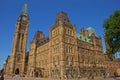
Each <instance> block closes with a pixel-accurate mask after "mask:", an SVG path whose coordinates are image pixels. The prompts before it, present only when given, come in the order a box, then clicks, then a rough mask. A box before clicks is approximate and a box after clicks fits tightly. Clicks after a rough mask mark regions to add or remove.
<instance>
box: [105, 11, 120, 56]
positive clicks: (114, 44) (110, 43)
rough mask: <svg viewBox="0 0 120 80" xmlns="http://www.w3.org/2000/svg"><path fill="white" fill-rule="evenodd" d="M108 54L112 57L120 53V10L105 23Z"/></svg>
mask: <svg viewBox="0 0 120 80" xmlns="http://www.w3.org/2000/svg"><path fill="white" fill-rule="evenodd" d="M103 27H104V34H105V42H106V43H107V54H108V56H109V57H110V56H111V55H113V54H115V53H116V52H119V51H120V10H116V11H115V12H114V13H113V14H112V15H110V17H109V18H108V19H106V20H105V21H104V23H103Z"/></svg>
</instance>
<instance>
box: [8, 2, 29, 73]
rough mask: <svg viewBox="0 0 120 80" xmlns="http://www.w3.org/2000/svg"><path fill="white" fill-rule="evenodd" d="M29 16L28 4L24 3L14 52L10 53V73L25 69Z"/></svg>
mask: <svg viewBox="0 0 120 80" xmlns="http://www.w3.org/2000/svg"><path fill="white" fill-rule="evenodd" d="M28 23H29V17H28V12H27V4H24V7H23V10H22V12H21V14H20V16H19V18H18V20H17V23H16V28H15V33H14V38H13V44H12V52H11V55H10V63H11V65H10V74H11V75H12V74H21V73H23V72H24V70H25V57H26V44H27V37H28Z"/></svg>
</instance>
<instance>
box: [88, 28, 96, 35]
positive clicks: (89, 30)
mask: <svg viewBox="0 0 120 80" xmlns="http://www.w3.org/2000/svg"><path fill="white" fill-rule="evenodd" d="M87 30H88V34H89V36H91V35H92V34H95V36H96V32H95V30H94V28H92V27H88V28H87Z"/></svg>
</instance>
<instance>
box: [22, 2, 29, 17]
mask: <svg viewBox="0 0 120 80" xmlns="http://www.w3.org/2000/svg"><path fill="white" fill-rule="evenodd" d="M22 15H25V16H28V10H27V4H26V3H25V4H24V7H23V10H22Z"/></svg>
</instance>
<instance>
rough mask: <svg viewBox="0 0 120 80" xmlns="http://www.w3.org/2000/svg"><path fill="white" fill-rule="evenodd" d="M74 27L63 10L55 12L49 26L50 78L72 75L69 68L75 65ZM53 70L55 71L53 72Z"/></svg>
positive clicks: (73, 67)
mask: <svg viewBox="0 0 120 80" xmlns="http://www.w3.org/2000/svg"><path fill="white" fill-rule="evenodd" d="M76 42H77V41H76V27H75V25H72V24H71V23H70V20H69V18H68V16H67V14H66V13H65V12H59V13H58V14H57V17H56V20H55V24H54V25H53V26H52V27H51V28H50V53H51V54H50V58H51V60H50V63H51V64H50V69H51V70H50V71H51V76H52V78H56V76H63V75H65V74H66V75H70V74H71V75H73V71H71V72H70V70H71V69H75V67H76V66H75V65H77V63H76V62H77V54H75V53H76V51H77V46H76V45H77V44H76ZM54 71H57V73H56V74H55V73H54Z"/></svg>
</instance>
